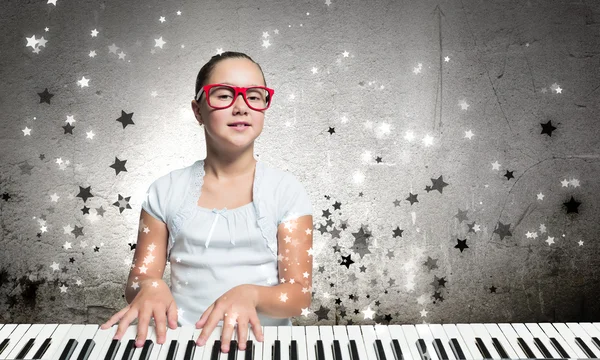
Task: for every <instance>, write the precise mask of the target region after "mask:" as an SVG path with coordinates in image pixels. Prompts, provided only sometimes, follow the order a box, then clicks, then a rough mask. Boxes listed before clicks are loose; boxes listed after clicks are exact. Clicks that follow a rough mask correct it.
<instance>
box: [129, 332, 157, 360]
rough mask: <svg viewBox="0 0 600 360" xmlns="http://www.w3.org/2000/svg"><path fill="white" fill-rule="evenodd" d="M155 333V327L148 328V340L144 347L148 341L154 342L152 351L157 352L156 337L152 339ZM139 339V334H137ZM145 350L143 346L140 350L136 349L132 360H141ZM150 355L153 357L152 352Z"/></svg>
mask: <svg viewBox="0 0 600 360" xmlns="http://www.w3.org/2000/svg"><path fill="white" fill-rule="evenodd" d="M153 333H154V326H148V332H147V333H146V339H145V340H144V345H145V343H146V340H152V342H153V345H152V351H155V350H156V346H157V345H158V344H157V343H156V335H155V336H154V339H152V334H153ZM136 337H137V334H136ZM143 349H144V346H141V347H139V348H136V349H135V351H134V352H133V356H132V357H131V360H139V359H140V355H142V350H143ZM150 355H152V352H150Z"/></svg>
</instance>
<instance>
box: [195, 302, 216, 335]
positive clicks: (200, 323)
mask: <svg viewBox="0 0 600 360" xmlns="http://www.w3.org/2000/svg"><path fill="white" fill-rule="evenodd" d="M214 305H215V303H212V304H211V305H210V306H209V307H208V308H206V311H204V313H203V314H202V316H200V319H199V320H198V321H197V322H196V329H199V328H201V327H203V326H204V324H205V323H206V319H208V317H209V316H210V313H211V312H212V310H213V308H214Z"/></svg>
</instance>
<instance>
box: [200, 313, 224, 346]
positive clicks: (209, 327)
mask: <svg viewBox="0 0 600 360" xmlns="http://www.w3.org/2000/svg"><path fill="white" fill-rule="evenodd" d="M202 316H204V314H203V315H202ZM221 317H222V313H221V314H219V311H217V310H216V309H213V311H211V312H210V315H209V316H208V319H206V321H205V323H206V324H205V325H204V326H203V327H202V332H201V333H200V338H199V339H198V342H199V345H200V346H202V345H204V344H206V341H207V340H208V337H209V336H210V334H211V333H212V331H213V329H214V328H215V327H216V326H217V324H218V322H219V320H220V319H221Z"/></svg>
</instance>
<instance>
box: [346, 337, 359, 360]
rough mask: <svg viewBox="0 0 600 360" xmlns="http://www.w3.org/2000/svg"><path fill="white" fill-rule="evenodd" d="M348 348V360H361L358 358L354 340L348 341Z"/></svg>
mask: <svg viewBox="0 0 600 360" xmlns="http://www.w3.org/2000/svg"><path fill="white" fill-rule="evenodd" d="M348 346H350V359H351V360H361V359H360V358H359V357H358V348H357V347H356V340H354V339H352V340H350V343H349V344H348Z"/></svg>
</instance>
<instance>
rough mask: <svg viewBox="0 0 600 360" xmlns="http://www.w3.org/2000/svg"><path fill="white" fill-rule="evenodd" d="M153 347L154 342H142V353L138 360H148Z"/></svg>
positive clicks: (148, 340)
mask: <svg viewBox="0 0 600 360" xmlns="http://www.w3.org/2000/svg"><path fill="white" fill-rule="evenodd" d="M153 347H154V342H153V341H152V340H150V339H147V340H146V341H145V342H144V347H143V348H142V353H141V354H140V360H148V358H150V353H151V352H152V348H153Z"/></svg>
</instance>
